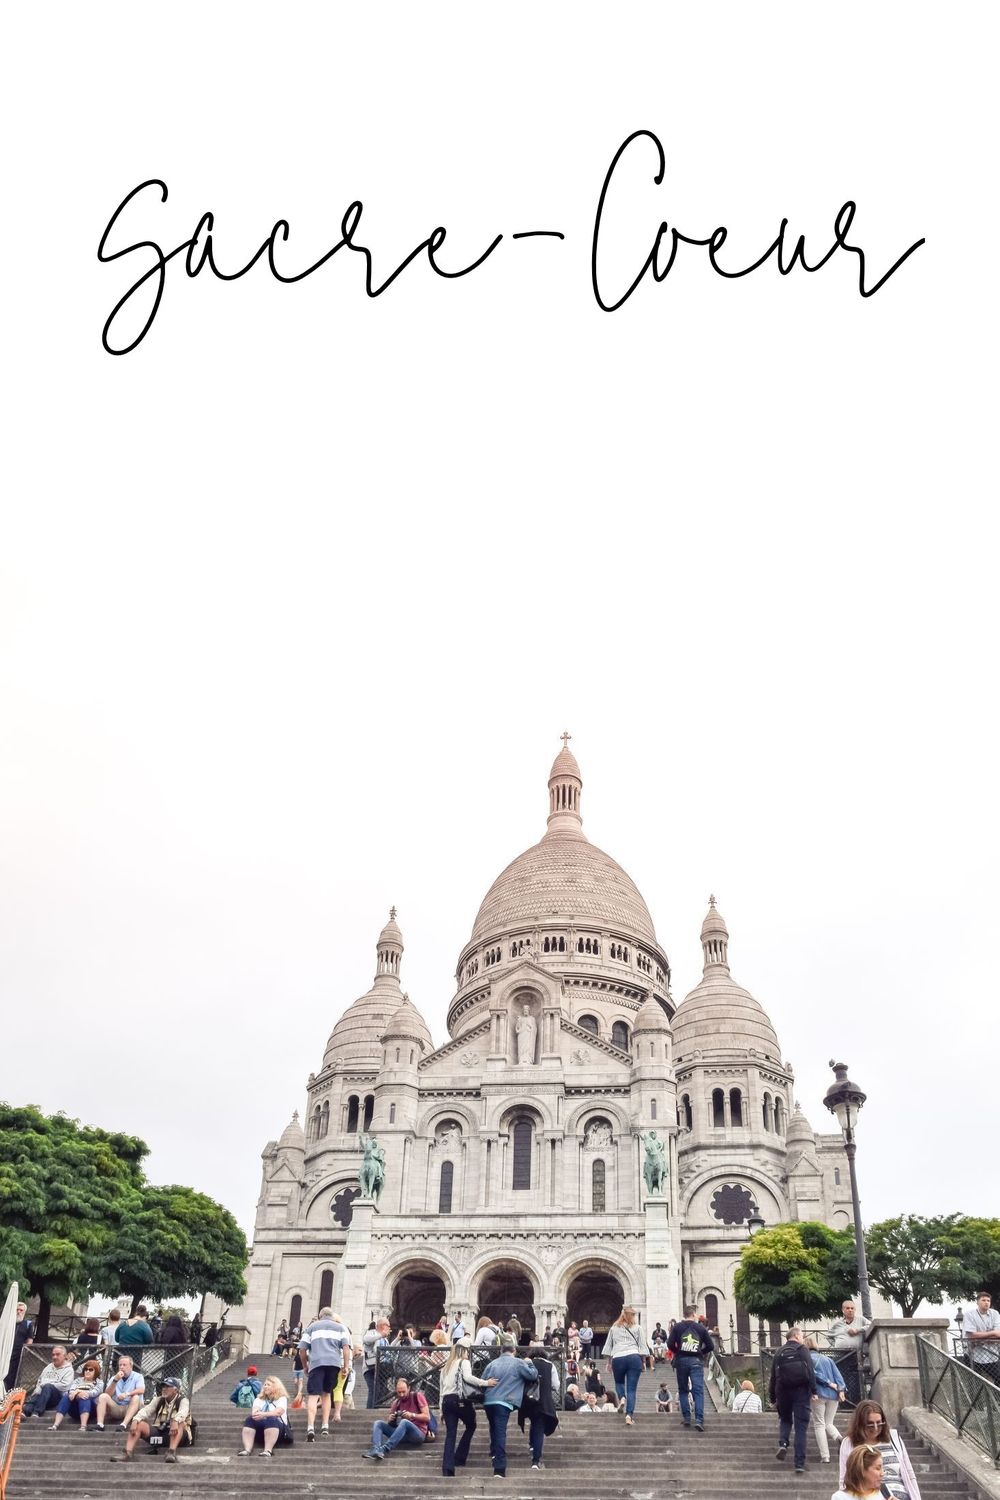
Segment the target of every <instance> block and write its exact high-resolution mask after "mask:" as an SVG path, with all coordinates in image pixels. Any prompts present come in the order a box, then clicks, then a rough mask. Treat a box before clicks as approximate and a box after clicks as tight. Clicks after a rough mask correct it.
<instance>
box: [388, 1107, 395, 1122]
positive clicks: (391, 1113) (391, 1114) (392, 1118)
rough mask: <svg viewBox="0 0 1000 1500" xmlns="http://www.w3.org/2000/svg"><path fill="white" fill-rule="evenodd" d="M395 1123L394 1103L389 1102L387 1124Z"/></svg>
mask: <svg viewBox="0 0 1000 1500" xmlns="http://www.w3.org/2000/svg"><path fill="white" fill-rule="evenodd" d="M395 1123H396V1106H395V1105H394V1104H390V1105H389V1124H390V1125H395Z"/></svg>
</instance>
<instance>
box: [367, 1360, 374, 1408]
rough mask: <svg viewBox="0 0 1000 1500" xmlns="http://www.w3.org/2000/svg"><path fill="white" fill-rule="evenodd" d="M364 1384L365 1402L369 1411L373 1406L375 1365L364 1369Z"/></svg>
mask: <svg viewBox="0 0 1000 1500" xmlns="http://www.w3.org/2000/svg"><path fill="white" fill-rule="evenodd" d="M365 1385H366V1386H367V1387H368V1400H367V1401H366V1402H365V1405H366V1406H367V1408H368V1410H369V1411H372V1410H373V1409H374V1406H375V1366H374V1365H372V1367H371V1369H370V1370H366V1371H365Z"/></svg>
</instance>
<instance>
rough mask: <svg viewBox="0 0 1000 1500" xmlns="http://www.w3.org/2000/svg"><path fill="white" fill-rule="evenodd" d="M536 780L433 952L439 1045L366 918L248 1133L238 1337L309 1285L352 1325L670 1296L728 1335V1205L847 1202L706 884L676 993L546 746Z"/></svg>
mask: <svg viewBox="0 0 1000 1500" xmlns="http://www.w3.org/2000/svg"><path fill="white" fill-rule="evenodd" d="M548 788H549V815H548V824H547V829H546V833H545V835H544V837H543V838H542V839H541V841H540V842H539V843H538V844H536V845H534V846H533V847H532V848H531V849H528V850H527V851H526V852H525V853H524V854H522V855H520V856H519V858H518V859H516V860H514V861H513V863H512V864H510V865H509V866H508V867H507V868H506V869H505V870H504V871H503V872H502V873H501V875H500V876H499V877H498V878H497V880H496V881H495V882H494V883H493V885H492V886H491V888H490V890H489V891H488V892H487V895H486V897H485V899H484V900H483V903H482V905H481V907H480V910H479V913H478V915H477V917H476V921H475V924H474V926H473V931H472V935H471V937H470V940H469V942H468V943H467V944H466V945H465V947H464V948H463V950H462V953H461V954H460V956H459V960H458V966H457V971H456V991H455V994H454V997H453V999H452V1001H451V1004H450V1006H449V1008H448V1014H447V1026H448V1040H447V1041H446V1042H445V1043H444V1044H443V1045H442V1046H440V1047H435V1046H434V1044H433V1041H432V1038H431V1035H430V1032H429V1030H428V1028H427V1025H426V1023H425V1022H424V1020H423V1018H422V1016H421V1015H420V1013H419V1011H418V1010H417V1008H416V1006H415V1005H414V1004H413V1003H412V1002H411V1000H410V999H409V997H408V996H407V995H406V994H405V993H404V991H403V989H402V987H401V984H400V972H401V964H402V955H403V938H402V934H401V932H400V929H399V926H398V925H397V922H396V914H395V910H393V911H392V913H391V914H390V918H389V921H388V923H387V924H386V926H385V927H384V928H383V930H382V932H381V933H380V935H379V939H378V943H377V945H376V973H375V978H374V981H373V984H372V987H371V989H370V990H369V991H368V992H367V993H366V994H365V995H362V996H361V998H360V999H358V1000H356V1001H355V1002H354V1004H353V1005H351V1006H349V1007H348V1009H347V1010H346V1011H345V1012H344V1013H343V1015H342V1016H341V1017H340V1019H339V1020H338V1021H337V1023H336V1025H335V1026H334V1028H333V1031H332V1033H331V1035H330V1039H329V1042H328V1044H327V1048H326V1052H325V1054H324V1057H323V1063H322V1067H321V1068H320V1071H319V1072H318V1073H315V1074H312V1075H311V1076H310V1078H309V1083H308V1090H307V1095H308V1102H307V1107H306V1123H305V1128H303V1127H302V1125H300V1123H299V1120H298V1116H297V1115H296V1117H295V1118H294V1119H293V1120H292V1122H291V1124H289V1125H288V1126H287V1127H286V1129H285V1131H284V1133H283V1134H282V1136H281V1137H280V1139H279V1140H278V1141H276V1142H275V1141H272V1142H269V1143H268V1145H267V1147H266V1148H265V1150H264V1153H263V1174H262V1182H261V1193H260V1199H259V1202H258V1206H257V1218H256V1228H255V1234H254V1248H253V1256H252V1260H251V1267H250V1273H249V1294H248V1298H247V1302H246V1304H245V1306H244V1308H243V1309H242V1312H241V1317H242V1320H243V1321H244V1322H246V1323H247V1325H248V1326H249V1327H250V1329H251V1338H252V1339H254V1338H256V1339H257V1341H258V1342H266V1341H267V1340H268V1339H269V1337H270V1335H271V1332H272V1331H273V1329H274V1328H275V1327H276V1326H277V1324H278V1322H279V1321H280V1319H281V1318H282V1317H289V1318H292V1319H293V1320H294V1319H296V1318H297V1316H298V1315H299V1314H300V1313H301V1315H304V1316H306V1317H308V1316H310V1315H311V1314H312V1313H314V1312H315V1311H316V1309H317V1308H318V1307H319V1306H320V1305H321V1304H323V1303H326V1302H330V1303H332V1304H334V1305H335V1306H336V1307H337V1309H338V1311H339V1312H340V1313H341V1315H342V1316H344V1317H345V1318H347V1319H348V1321H349V1323H350V1324H351V1326H352V1327H353V1328H354V1329H355V1330H356V1331H360V1330H361V1329H362V1328H364V1327H366V1326H367V1324H368V1322H369V1320H370V1318H371V1317H372V1316H373V1315H374V1314H376V1313H379V1312H383V1311H384V1312H386V1313H388V1314H389V1315H390V1316H391V1317H393V1319H394V1320H402V1319H408V1320H412V1321H415V1322H417V1323H418V1324H419V1325H420V1326H421V1327H422V1328H424V1329H425V1330H426V1329H428V1328H429V1327H430V1326H431V1324H432V1323H433V1321H434V1320H435V1319H436V1318H437V1317H439V1316H440V1315H441V1314H442V1313H443V1312H445V1311H447V1312H449V1313H450V1312H455V1311H461V1312H463V1313H465V1314H466V1315H467V1316H469V1315H474V1314H475V1313H477V1312H481V1311H486V1312H490V1313H492V1314H494V1315H497V1316H503V1317H506V1316H508V1315H509V1314H510V1313H512V1312H516V1313H517V1315H518V1317H519V1318H520V1319H521V1321H522V1323H524V1324H526V1325H527V1326H531V1325H532V1324H533V1325H534V1326H536V1327H538V1328H541V1327H543V1326H544V1324H545V1323H547V1322H549V1321H551V1320H553V1319H557V1318H559V1319H565V1318H577V1319H579V1318H581V1317H582V1316H583V1315H584V1314H587V1315H588V1316H589V1317H590V1319H591V1321H592V1322H593V1323H594V1324H595V1325H596V1326H598V1327H601V1326H604V1325H605V1324H606V1323H607V1322H608V1321H610V1320H611V1319H613V1318H614V1317H615V1316H617V1313H618V1310H619V1308H620V1306H621V1304H622V1302H628V1303H631V1304H633V1305H634V1306H635V1307H636V1308H637V1309H638V1310H639V1312H640V1315H641V1317H642V1318H643V1320H648V1321H649V1323H650V1324H651V1323H652V1321H653V1320H655V1319H657V1318H659V1319H660V1320H661V1321H664V1322H665V1321H666V1320H667V1319H668V1318H670V1317H674V1316H678V1315H679V1313H680V1310H681V1305H682V1302H683V1301H686V1300H687V1299H688V1298H693V1299H695V1300H697V1301H698V1302H699V1303H700V1304H701V1305H702V1306H706V1307H707V1310H708V1313H709V1317H710V1319H712V1318H713V1316H714V1318H717V1319H718V1321H719V1326H720V1328H722V1330H723V1331H724V1332H728V1327H729V1320H730V1318H732V1319H733V1321H734V1323H736V1324H738V1326H739V1327H740V1328H741V1329H744V1330H746V1331H748V1330H749V1320H748V1319H747V1318H746V1315H745V1313H744V1312H743V1311H742V1310H741V1309H739V1308H738V1307H737V1306H736V1303H735V1299H734V1296H733V1272H734V1270H735V1268H736V1266H737V1264H738V1261H739V1252H740V1247H741V1246H742V1245H743V1244H744V1243H745V1242H746V1238H747V1228H746V1221H747V1218H748V1216H749V1215H750V1214H751V1213H753V1212H754V1211H755V1210H756V1211H759V1212H760V1213H761V1214H762V1215H763V1217H764V1219H765V1220H766V1221H767V1222H768V1223H778V1222H780V1221H782V1220H788V1219H807V1218H808V1219H821V1220H823V1221H824V1222H826V1223H829V1224H831V1225H833V1226H835V1227H839V1226H842V1225H843V1224H846V1223H849V1222H850V1220H851V1205H850V1192H849V1187H848V1185H847V1182H846V1177H847V1174H846V1169H845V1170H843V1171H842V1167H843V1152H842V1148H841V1138H840V1136H839V1134H838V1135H832V1136H828V1137H822V1136H821V1137H817V1136H815V1135H814V1133H813V1131H812V1130H811V1128H810V1126H809V1124H808V1122H807V1121H806V1119H805V1117H804V1116H803V1115H802V1113H801V1111H800V1110H798V1109H797V1108H796V1107H795V1106H794V1103H793V1092H792V1090H793V1075H792V1070H791V1067H790V1066H789V1064H788V1063H787V1062H784V1061H783V1060H782V1058H781V1052H780V1049H779V1046H778V1040H777V1036H776V1034H775V1032H774V1028H773V1027H772V1025H771V1022H770V1020H769V1019H768V1017H767V1015H766V1014H765V1012H764V1010H763V1007H762V1006H761V1005H760V1004H759V1003H758V1002H757V1001H756V1000H755V999H754V998H753V996H752V995H750V994H749V993H748V992H747V991H746V990H744V989H742V988H741V987H740V986H739V985H737V984H736V983H735V981H734V980H733V979H732V976H731V974H730V970H729V961H728V941H729V934H728V932H727V930H726V926H725V923H724V922H723V920H722V917H721V915H720V914H719V912H718V910H717V908H716V905H715V900H714V898H713V899H712V900H711V902H710V907H709V912H708V915H707V916H706V918H705V922H704V924H703V927H702V934H701V940H702V948H703V953H704V966H705V967H704V977H703V979H702V981H701V983H700V984H699V985H698V986H697V987H696V988H695V989H694V990H693V991H692V992H691V994H690V995H688V996H687V998H686V999H685V1000H684V1001H683V1002H682V1003H681V1005H680V1006H676V1005H675V1003H674V1000H673V998H672V995H671V991H670V964H669V961H668V959H667V955H666V952H665V951H664V949H663V948H662V947H661V946H660V944H659V942H658V940H657V937H656V933H655V929H654V927H653V922H652V918H651V917H650V914H649V911H648V909H647V907H646V904H645V902H644V901H643V898H642V896H641V895H640V894H639V892H638V890H637V889H636V887H635V886H634V884H633V883H632V881H631V880H630V879H629V877H628V876H627V875H626V873H625V872H624V870H622V869H621V868H620V866H618V865H617V864H616V863H615V862H614V860H612V859H611V858H610V857H609V856H608V855H606V854H604V853H603V852H602V851H601V850H599V849H597V848H596V847H595V846H594V845H593V844H591V843H590V842H589V840H588V839H587V838H586V835H585V834H584V832H583V826H582V820H581V815H580V801H581V791H582V780H581V777H580V771H579V767H578V765H577V763H576V760H575V758H574V756H573V755H572V754H571V753H570V751H569V749H568V746H567V745H565V744H564V747H563V749H562V750H561V751H560V753H559V755H558V756H557V757H556V760H555V763H554V765H553V767H552V771H551V773H550V776H549V783H548ZM651 1133H655V1139H656V1141H658V1142H659V1143H661V1144H662V1147H663V1150H664V1153H665V1160H666V1176H665V1182H664V1184H663V1188H662V1190H658V1191H650V1189H649V1187H648V1186H647V1183H646V1182H645V1180H644V1176H643V1166H644V1161H645V1158H646V1142H647V1141H649V1140H652V1139H653V1136H652V1135H651ZM365 1134H374V1135H375V1136H377V1139H378V1143H379V1145H380V1146H381V1147H382V1149H383V1151H384V1153H385V1183H384V1187H383V1188H382V1191H381V1193H380V1194H379V1196H378V1198H377V1202H375V1201H372V1200H370V1199H362V1198H361V1197H360V1190H359V1187H358V1167H359V1164H360V1160H361V1151H362V1141H361V1138H362V1136H363V1135H365ZM841 1178H843V1182H842V1181H841Z"/></svg>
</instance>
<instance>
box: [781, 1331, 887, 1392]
mask: <svg viewBox="0 0 1000 1500" xmlns="http://www.w3.org/2000/svg"><path fill="white" fill-rule="evenodd" d="M824 1337H825V1335H824ZM817 1342H818V1340H817ZM779 1347H780V1346H778V1345H776V1346H774V1347H773V1348H772V1347H768V1348H766V1349H762V1350H761V1351H760V1354H759V1355H758V1363H759V1365H760V1390H759V1394H760V1397H761V1400H762V1401H763V1403H764V1409H765V1411H767V1410H768V1409H769V1408H770V1405H771V1403H770V1400H769V1398H768V1391H769V1389H770V1385H771V1366H772V1365H773V1364H774V1356H775V1355H776V1354H777V1352H778V1348H779ZM816 1352H817V1353H818V1354H828V1355H829V1356H830V1358H831V1359H832V1360H833V1362H834V1364H835V1365H836V1366H837V1369H838V1370H839V1371H840V1375H841V1379H842V1380H843V1382H844V1384H845V1386H846V1387H847V1396H846V1397H845V1399H844V1403H843V1405H844V1406H845V1407H846V1408H847V1409H848V1410H851V1409H853V1408H854V1407H855V1406H857V1404H858V1402H859V1401H864V1400H866V1399H867V1397H868V1395H869V1394H870V1392H871V1367H870V1365H869V1363H868V1356H867V1353H866V1351H865V1349H864V1347H863V1346H862V1348H860V1349H828V1348H822V1347H821V1348H819V1349H818V1350H817V1351H816Z"/></svg>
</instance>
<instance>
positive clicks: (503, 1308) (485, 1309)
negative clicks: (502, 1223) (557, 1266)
mask: <svg viewBox="0 0 1000 1500" xmlns="http://www.w3.org/2000/svg"><path fill="white" fill-rule="evenodd" d="M537 1300H538V1290H537V1288H536V1286H535V1284H534V1282H533V1280H532V1278H531V1277H530V1276H529V1274H528V1271H527V1269H526V1267H525V1266H524V1265H523V1264H522V1263H521V1262H519V1261H516V1260H501V1261H494V1262H493V1263H492V1264H491V1265H489V1266H487V1267H486V1269H485V1270H484V1271H483V1273H482V1275H481V1276H480V1278H479V1285H478V1287H477V1289H476V1303H477V1314H476V1315H477V1317H488V1318H492V1319H493V1321H494V1322H496V1323H501V1324H506V1322H507V1319H508V1318H509V1317H511V1315H513V1316H514V1317H515V1318H517V1320H518V1322H519V1323H520V1324H521V1328H522V1330H523V1331H524V1332H525V1333H533V1332H534V1331H535V1303H536V1302H537Z"/></svg>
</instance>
